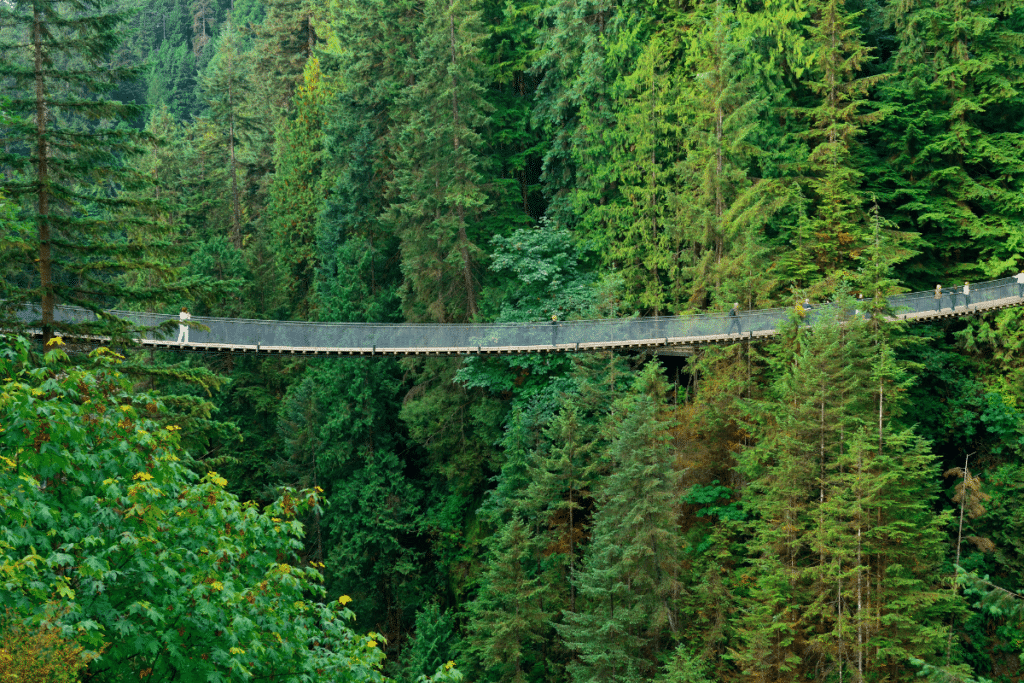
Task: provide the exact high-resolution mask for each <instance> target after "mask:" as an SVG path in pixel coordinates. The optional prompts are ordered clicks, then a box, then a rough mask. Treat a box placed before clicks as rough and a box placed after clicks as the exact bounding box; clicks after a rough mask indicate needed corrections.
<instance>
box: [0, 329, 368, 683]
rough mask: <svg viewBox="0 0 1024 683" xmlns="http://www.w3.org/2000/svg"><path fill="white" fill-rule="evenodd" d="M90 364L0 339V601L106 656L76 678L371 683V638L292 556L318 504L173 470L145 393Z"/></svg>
mask: <svg viewBox="0 0 1024 683" xmlns="http://www.w3.org/2000/svg"><path fill="white" fill-rule="evenodd" d="M93 357H94V360H95V361H96V362H97V363H98V369H96V368H92V369H85V368H81V367H76V366H74V365H72V364H71V363H70V362H69V360H68V357H67V355H66V354H65V353H64V352H63V351H61V350H59V349H54V350H51V351H49V352H48V353H46V355H45V357H44V360H43V362H42V363H39V364H33V363H32V362H30V355H29V349H28V344H27V342H26V341H25V340H24V339H19V338H10V337H6V338H5V337H3V336H0V604H2V605H6V606H8V607H10V608H11V609H12V610H13V611H14V612H15V613H16V615H17V616H18V617H19V618H21V619H22V620H27V621H31V620H33V619H37V620H41V619H42V618H43V615H44V614H45V613H54V612H55V613H57V614H62V615H63V616H62V617H61V618H60V625H61V626H62V628H63V629H64V635H65V636H74V637H75V638H76V640H77V641H78V642H80V643H82V644H84V645H85V646H86V647H87V648H90V649H91V651H93V652H99V651H100V649H101V648H102V647H104V645H105V646H106V649H105V650H104V651H103V652H102V654H101V655H100V657H99V658H98V659H96V660H95V661H94V662H93V663H92V664H91V665H90V666H89V672H90V674H91V675H92V677H93V678H91V679H90V680H129V679H130V680H139V679H140V677H141V679H142V680H152V681H157V680H159V681H171V680H173V681H203V682H204V683H205V682H208V681H209V682H216V681H228V680H232V681H234V680H249V679H254V678H258V679H259V680H273V681H314V680H315V681H345V682H347V681H378V680H382V676H381V674H380V665H381V661H382V660H383V654H382V653H381V649H380V648H379V647H377V640H375V639H379V636H376V635H375V634H369V635H365V636H360V635H357V634H356V633H355V632H353V631H352V629H351V628H350V627H349V625H348V624H349V622H350V621H352V620H353V619H354V618H355V616H354V615H353V613H352V612H351V611H350V610H349V609H348V608H347V607H346V606H345V604H346V603H347V602H348V600H347V598H346V596H341V597H340V598H336V599H334V600H331V601H325V602H321V601H320V600H324V599H325V598H326V595H325V591H324V589H323V587H322V577H321V571H320V570H321V569H322V565H321V566H302V565H301V564H299V563H298V561H297V560H296V558H297V554H298V552H299V551H300V550H301V537H302V525H301V524H300V522H298V521H297V520H298V518H299V517H300V516H301V515H303V514H305V513H307V512H308V511H310V510H312V509H315V508H316V507H317V506H318V500H317V492H316V491H312V490H309V491H296V490H286V491H284V492H283V493H282V495H281V497H280V498H279V499H278V500H277V501H275V502H274V503H273V504H272V505H270V506H268V507H267V508H266V509H264V510H259V509H257V507H256V506H255V505H254V504H251V503H242V502H240V501H239V500H238V498H237V497H235V496H234V495H232V494H231V493H228V492H227V491H226V490H225V489H224V486H225V484H226V483H227V482H226V481H225V480H224V479H223V478H221V477H220V476H218V475H217V474H216V473H213V472H210V473H208V474H206V475H205V476H203V477H199V476H197V475H196V474H194V473H192V472H191V471H190V470H189V469H188V468H187V467H186V466H185V464H184V463H183V462H182V460H183V459H184V458H186V457H187V456H185V455H184V453H183V452H182V450H181V449H180V434H179V430H178V429H177V428H176V427H174V426H161V423H160V422H159V421H158V419H157V418H159V416H160V415H161V411H162V410H163V407H162V405H161V401H160V398H159V396H157V395H155V394H151V393H142V394H139V393H133V392H132V391H131V388H130V386H129V384H128V382H127V381H126V379H125V378H124V377H123V376H121V375H120V374H119V373H118V371H117V362H118V359H117V356H116V354H113V353H111V352H110V351H108V350H105V349H98V350H96V351H95V352H94V353H93ZM309 596H313V599H310V597H309ZM55 608H56V609H55Z"/></svg>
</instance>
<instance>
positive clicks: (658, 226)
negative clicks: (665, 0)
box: [573, 34, 682, 315]
mask: <svg viewBox="0 0 1024 683" xmlns="http://www.w3.org/2000/svg"><path fill="white" fill-rule="evenodd" d="M619 38H620V40H623V41H627V42H632V40H635V39H636V36H635V35H633V34H627V35H620V36H619ZM675 51H676V46H675V44H674V41H671V40H669V39H666V38H665V37H664V36H661V35H655V36H654V37H652V38H651V39H650V40H649V41H648V44H647V45H646V46H645V47H644V50H643V52H642V53H641V54H640V55H639V57H638V58H637V62H636V66H635V69H633V70H632V71H631V72H629V73H626V74H622V75H621V76H620V78H619V79H618V80H616V82H615V84H614V85H613V87H612V88H611V95H612V102H613V103H614V104H613V106H614V107H615V109H614V120H613V121H611V122H607V121H606V120H605V119H606V118H607V116H608V113H607V111H605V110H604V108H603V107H601V106H600V102H597V103H594V104H593V105H592V104H590V103H589V102H585V103H583V104H582V105H581V112H580V125H581V126H582V127H583V128H584V129H585V130H587V131H588V134H587V135H586V137H585V142H584V141H583V140H581V141H580V142H581V144H578V145H577V146H576V149H575V157H576V159H577V163H578V167H579V168H580V169H581V170H582V169H587V170H588V171H590V172H589V173H585V174H583V175H582V176H581V177H580V178H578V181H577V185H576V188H577V189H576V191H575V192H574V199H573V201H574V208H575V209H576V212H577V214H578V215H579V216H580V223H581V225H580V229H581V232H582V233H583V234H586V235H588V236H592V239H594V240H595V246H596V248H597V250H598V251H599V252H600V253H601V254H602V256H603V258H604V260H605V263H606V265H608V266H609V267H612V268H615V269H616V270H618V271H619V272H621V274H622V278H623V284H624V285H625V292H624V298H625V305H626V306H627V307H629V308H630V309H635V310H640V311H643V312H645V313H647V312H650V313H653V314H654V315H661V314H663V313H666V312H674V310H673V309H675V308H676V305H677V304H678V302H679V300H680V298H681V297H680V295H679V293H678V286H679V284H681V282H680V278H679V273H678V263H679V257H678V256H679V252H680V249H681V245H680V242H681V235H680V230H679V221H678V220H677V219H676V216H675V213H676V210H677V207H678V206H679V204H680V202H679V200H678V188H677V187H676V184H675V182H674V181H675V180H676V179H677V178H678V175H679V171H680V169H679V148H680V147H681V143H680V139H679V138H680V134H681V130H682V125H681V121H680V112H679V110H678V108H676V107H675V106H674V105H675V103H676V102H677V101H678V95H677V94H676V92H675V87H676V86H675V82H676V80H677V79H676V78H675V77H676V74H675V73H674V70H673V69H672V68H671V66H666V65H671V64H672V63H673V62H674V61H675V58H676V57H677V56H676V55H675V54H674V53H675ZM609 186H614V188H615V190H614V191H610V190H609ZM598 197H602V198H603V200H598Z"/></svg>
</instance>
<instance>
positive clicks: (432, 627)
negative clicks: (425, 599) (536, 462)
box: [404, 604, 461, 683]
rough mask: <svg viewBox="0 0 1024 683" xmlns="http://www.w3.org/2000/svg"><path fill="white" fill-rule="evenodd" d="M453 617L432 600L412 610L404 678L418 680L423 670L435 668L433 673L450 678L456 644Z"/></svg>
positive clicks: (420, 678) (421, 676)
mask: <svg viewBox="0 0 1024 683" xmlns="http://www.w3.org/2000/svg"><path fill="white" fill-rule="evenodd" d="M458 640H459V639H458V635H457V634H456V629H455V619H454V618H453V616H452V614H451V612H450V611H448V612H444V613H442V612H441V609H440V608H439V607H438V606H437V605H436V604H430V605H427V606H426V607H425V608H423V609H421V610H419V611H418V612H417V613H416V635H415V636H414V637H413V638H412V640H411V642H410V643H409V646H408V650H407V651H406V654H405V661H406V662H407V665H406V668H405V676H404V680H405V681H408V683H418V682H419V681H422V680H424V679H425V678H426V676H425V675H424V674H423V672H424V671H430V670H431V669H436V671H437V673H436V674H435V676H439V677H440V678H441V679H442V680H453V681H457V680H459V679H461V675H460V676H459V677H458V678H455V679H453V678H452V676H453V675H454V674H453V669H452V666H453V662H452V659H451V657H452V655H453V653H454V652H455V650H456V649H457V648H458V644H459V643H458Z"/></svg>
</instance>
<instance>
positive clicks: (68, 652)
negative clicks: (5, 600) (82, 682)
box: [0, 609, 96, 683]
mask: <svg viewBox="0 0 1024 683" xmlns="http://www.w3.org/2000/svg"><path fill="white" fill-rule="evenodd" d="M84 650H85V648H83V647H82V646H81V645H78V644H76V643H75V642H73V641H68V640H65V639H64V638H62V637H61V634H60V633H59V631H58V629H57V628H56V627H55V626H54V625H53V624H51V623H48V622H45V621H44V622H42V623H40V624H38V625H34V626H32V627H30V626H26V625H25V624H23V623H21V621H20V620H18V619H17V618H16V617H15V616H14V615H13V614H12V613H11V611H10V609H8V610H7V611H6V612H5V614H4V616H3V618H2V620H0V681H3V682H4V683H75V681H77V680H78V677H79V672H80V671H83V670H85V668H86V667H87V666H88V665H89V662H91V661H92V660H93V659H95V657H96V655H95V654H85V653H84Z"/></svg>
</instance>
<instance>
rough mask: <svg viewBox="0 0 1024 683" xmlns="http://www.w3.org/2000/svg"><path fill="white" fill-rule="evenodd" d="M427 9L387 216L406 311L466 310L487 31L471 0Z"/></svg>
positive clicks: (431, 0)
mask: <svg viewBox="0 0 1024 683" xmlns="http://www.w3.org/2000/svg"><path fill="white" fill-rule="evenodd" d="M423 11H424V15H423V16H424V21H423V25H422V27H421V32H420V34H419V36H418V39H417V43H416V63H415V64H416V65H415V67H414V69H413V71H412V76H413V78H414V79H415V80H414V82H413V84H412V85H410V86H409V87H408V88H406V89H405V91H404V93H403V95H402V98H401V106H402V112H403V113H402V128H401V132H400V134H399V138H398V140H397V149H396V168H395V173H394V179H393V185H392V191H393V193H394V196H395V199H394V200H393V201H392V203H391V206H390V209H389V211H388V214H387V220H388V221H389V222H390V223H391V224H392V225H393V226H394V230H395V232H396V234H398V236H399V238H400V239H401V244H402V247H401V248H402V270H403V272H404V274H405V279H406V285H405V289H404V291H403V300H404V306H405V310H406V318H407V319H409V320H434V321H438V322H449V321H459V320H471V319H472V318H474V317H475V316H476V315H477V313H478V312H479V305H478V302H477V297H478V292H479V289H480V284H481V282H480V276H481V269H480V265H479V263H480V261H481V260H482V257H483V253H482V251H481V249H480V247H479V246H478V243H479V242H480V241H481V238H482V237H484V236H483V235H481V234H479V232H478V231H479V224H478V222H477V221H478V218H479V217H480V215H481V214H483V213H484V212H486V211H487V209H488V203H487V195H486V194H485V192H484V190H483V181H484V179H483V175H482V168H481V160H480V155H479V149H480V147H481V145H482V140H481V138H480V132H479V131H480V130H481V128H482V127H483V125H484V123H485V121H486V115H487V106H486V102H485V100H484V99H483V89H484V86H483V77H482V73H481V62H480V49H481V45H482V41H483V39H484V38H485V35H484V32H483V27H482V25H481V23H480V14H479V10H478V9H477V7H476V4H475V3H473V2H469V3H455V2H454V1H453V0H428V1H427V2H426V3H425V4H424V8H423Z"/></svg>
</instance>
